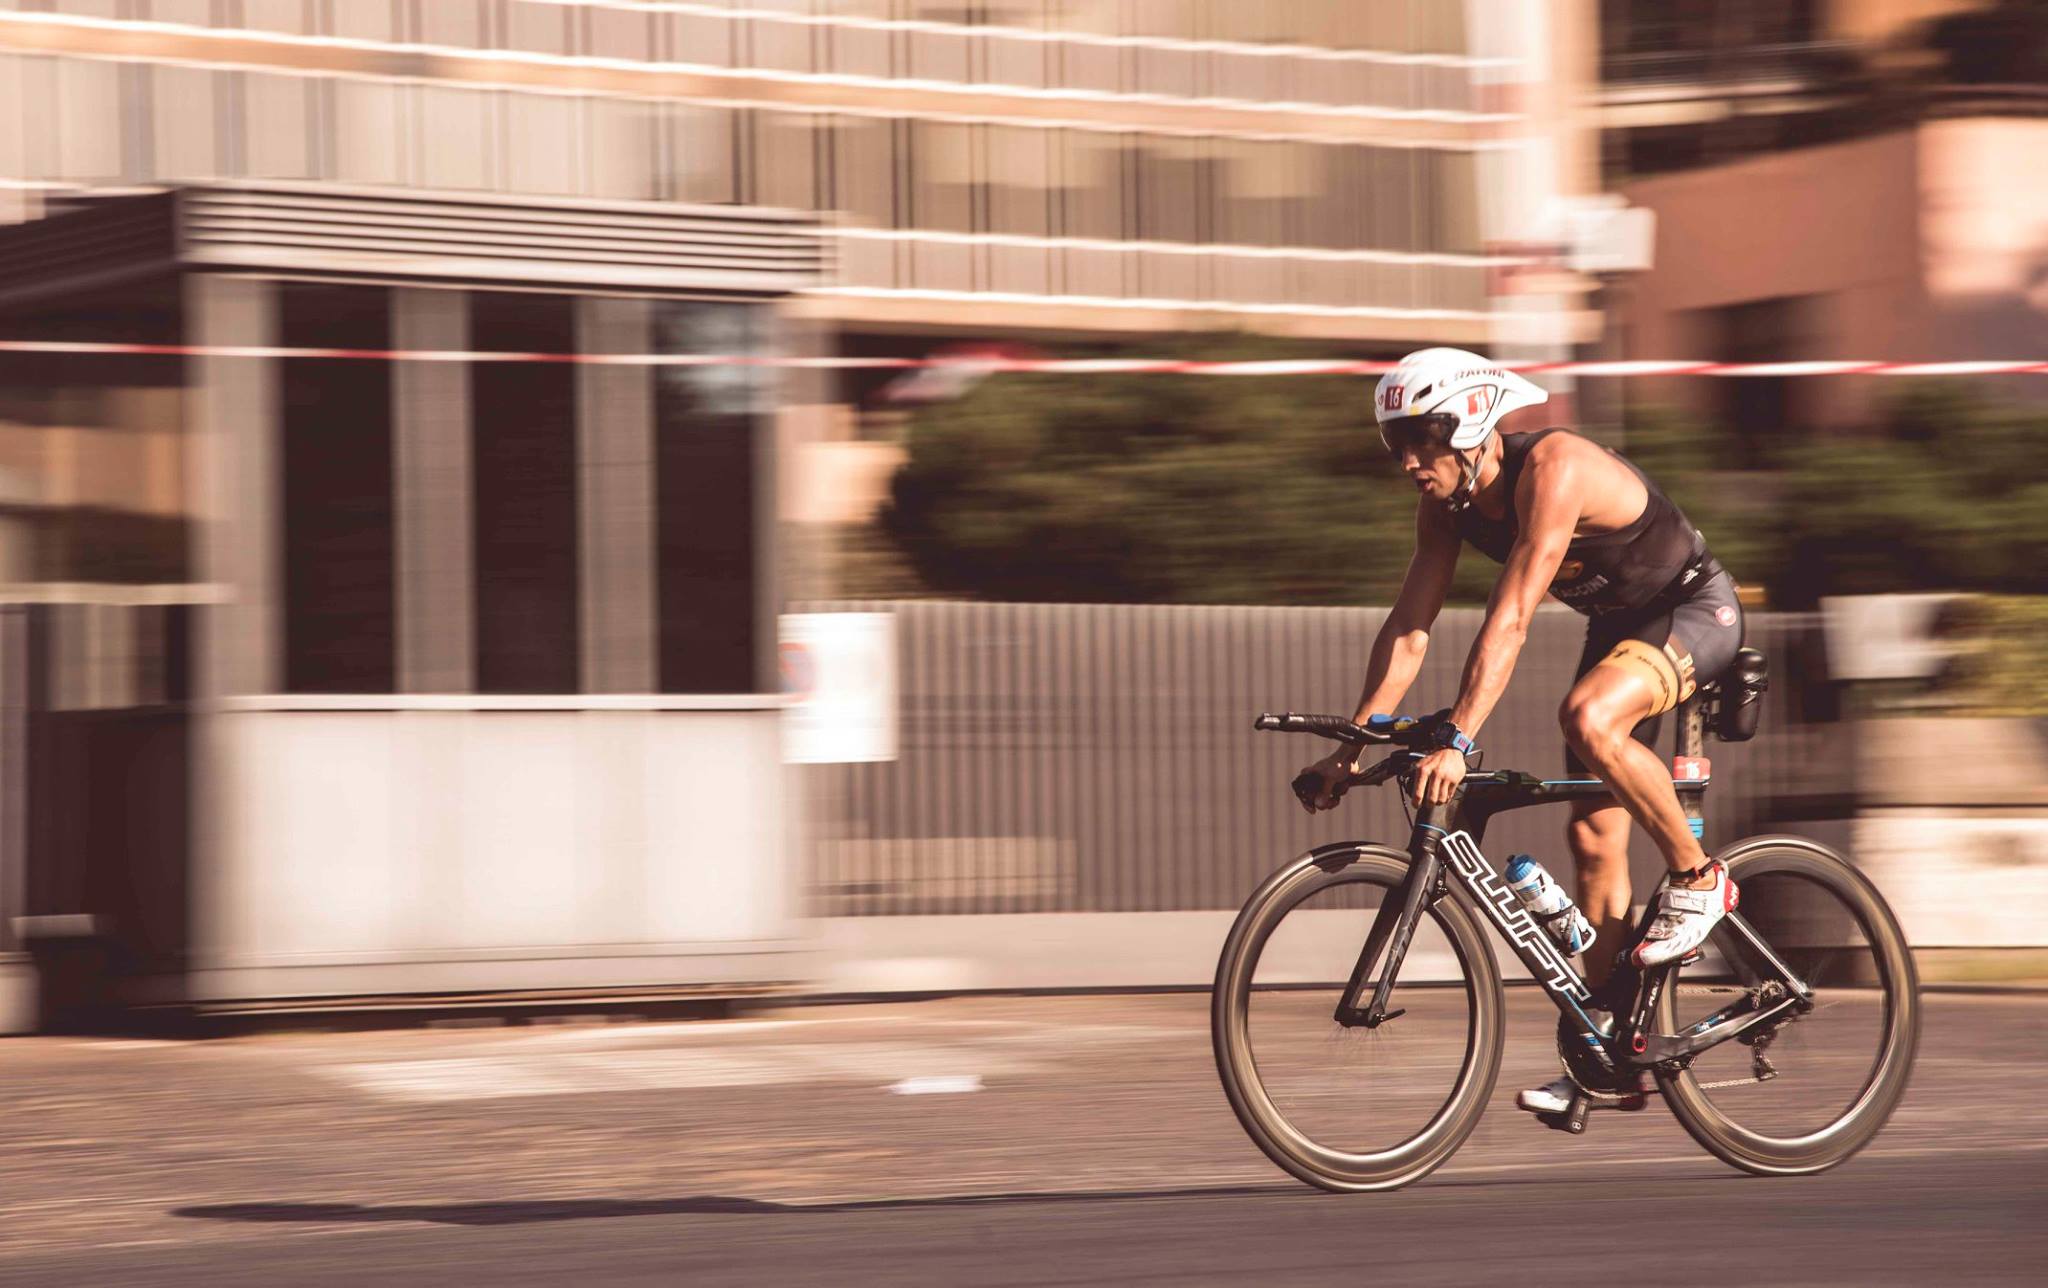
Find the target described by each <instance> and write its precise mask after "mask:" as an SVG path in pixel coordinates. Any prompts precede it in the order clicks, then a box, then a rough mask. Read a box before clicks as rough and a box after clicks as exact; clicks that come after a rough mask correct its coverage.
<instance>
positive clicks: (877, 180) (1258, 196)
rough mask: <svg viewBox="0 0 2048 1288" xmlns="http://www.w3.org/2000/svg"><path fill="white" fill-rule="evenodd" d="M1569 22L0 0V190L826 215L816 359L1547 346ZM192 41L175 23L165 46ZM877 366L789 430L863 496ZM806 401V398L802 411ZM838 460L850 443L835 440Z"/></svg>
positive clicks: (1514, 3)
mask: <svg viewBox="0 0 2048 1288" xmlns="http://www.w3.org/2000/svg"><path fill="white" fill-rule="evenodd" d="M1591 14H1592V9H1591V5H1590V3H1584V2H1582V0H1569V2H1560V3H1554V4H1544V5H1528V4H1524V3H1520V0H1468V2H1465V3H1439V2H1438V0H1288V2H1287V3H1279V4H1240V3H1236V2H1235V0H1144V2H1143V3H1131V2H1129V0H989V2H984V0H972V2H967V3H963V2H962V0H946V2H943V3H942V2H936V0H758V2H755V0H715V2H713V3H659V4H649V3H639V2H638V0H236V2H235V3H232V4H225V5H223V4H217V3H213V2H212V0H145V2H142V3H130V2H129V0H50V2H45V3H39V2H37V0H0V87H5V88H0V181H4V182H5V183H8V184H14V185H20V186H19V187H17V188H16V189H15V190H14V192H13V193H11V194H10V196H12V198H13V204H14V207H15V210H16V212H17V213H18V214H27V213H32V212H33V211H34V210H35V209H36V208H37V205H38V202H39V201H40V200H42V199H45V194H47V193H48V192H50V191H52V190H53V188H52V186H53V185H54V186H55V188H56V189H57V190H61V189H62V188H63V187H66V186H73V185H83V186H88V187H103V186H106V185H110V184H112V185H148V184H154V183H162V182H169V181H175V180H185V179H212V178H233V179H242V178H247V179H280V180H291V181H295V182H296V181H312V182H320V183H340V184H369V185H379V186H397V187H407V188H422V189H437V190H449V191H467V192H497V193H507V194H518V195H521V196H525V197H531V198H538V197H545V196H550V195H553V196H564V197H582V198H617V199H631V200H654V201H680V202H694V203H721V204H722V203H737V204H745V205H754V206H762V207H775V208H788V209H793V210H799V211H814V212H819V213H820V214H821V215H824V216H825V217H826V218H827V219H828V220H829V222H830V224H831V227H832V237H833V241H834V245H835V250H836V262H837V273H836V276H835V277H834V279H833V280H832V281H831V282H830V283H829V284H827V285H825V286H822V287H820V288H818V289H816V290H811V291H807V292H805V293H804V294H803V296H802V298H801V300H800V301H799V302H797V303H796V304H795V305H794V307H792V308H790V309H788V310H787V311H786V314H785V316H787V317H788V318H789V319H791V320H792V321H795V320H802V321H803V322H805V323H807V324H809V325H810V327H811V330H809V331H808V332H807V333H806V334H805V335H803V336H801V337H796V336H792V338H791V343H793V344H795V345H797V346H798V347H800V348H802V349H804V350H805V351H810V352H820V353H833V352H838V353H862V354H867V353H881V354H902V355H909V356H922V355H924V354H927V353H929V352H932V351H933V350H935V349H939V348H942V347H943V346H944V345H945V344H946V343H948V342H949V341H955V340H960V339H971V340H975V341H988V340H991V339H996V340H1002V339H1012V340H1014V339H1031V338H1048V337H1058V338H1064V339H1073V338H1077V337H1091V336H1092V337H1101V338H1126V339H1128V338H1132V337H1140V338H1142V337H1145V336H1153V335H1161V334H1172V333H1175V332H1186V331H1197V330H1209V329H1217V328H1241V329H1247V330H1252V331H1262V332H1271V333H1278V334H1285V335H1295V336H1304V337H1314V338H1318V339H1321V340H1325V341H1332V342H1338V343H1339V345H1340V347H1348V348H1352V349H1362V350H1365V351H1369V352H1382V351H1385V352H1391V351H1394V350H1397V349H1402V348H1406V347H1413V346H1415V345H1418V344H1422V343H1429V342H1442V343H1457V344H1464V345H1469V346H1473V347H1478V348H1494V347H1501V346H1503V345H1505V346H1509V347H1510V348H1515V349H1516V350H1517V351H1519V352H1527V353H1541V354H1546V355H1550V356H1557V355H1560V354H1561V353H1562V352H1563V346H1565V345H1568V344H1570V343H1572V342H1574V341H1584V340H1586V339H1589V338H1590V337H1591V335H1592V334H1593V332H1594V325H1593V319H1592V318H1591V316H1590V315H1589V314H1588V313H1586V312H1585V311H1584V308H1583V304H1584V299H1583V288H1584V285H1585V284H1584V283H1583V282H1582V281H1580V280H1579V279H1577V278H1574V277H1572V276H1570V275H1564V274H1558V273H1555V272H1549V271H1531V270H1535V269H1542V268H1543V265H1542V264H1540V263H1535V262H1532V252H1534V255H1533V258H1534V259H1540V258H1541V255H1542V252H1543V250H1544V248H1546V247H1548V246H1552V245H1554V243H1555V240H1556V234H1555V230H1554V225H1555V222H1556V219H1557V206H1558V202H1559V199H1560V198H1564V197H1570V196H1574V195H1577V194H1582V193H1586V192H1590V191H1591V190H1593V189H1594V188H1595V187H1596V185H1597V166H1596V157H1595V154H1594V152H1593V148H1592V145H1593V142H1594V140H1593V138H1592V136H1591V135H1590V134H1588V133H1587V132H1586V130H1585V129H1584V121H1583V116H1582V113H1581V112H1580V111H1579V99H1580V96H1581V95H1582V93H1583V90H1584V87H1585V86H1586V85H1587V84H1588V83H1589V77H1590V75H1591V71H1592V66H1593V59H1594V54H1595V50H1594V45H1593V42H1594V34H1593V31H1592V29H1591V25H1590V20H1591ZM183 24H189V25H183ZM880 383H881V382H880V381H875V380H861V379H858V378H849V379H848V380H847V381H846V382H844V383H843V384H841V385H839V386H836V387H835V386H819V387H818V388H816V389H814V390H813V391H811V393H810V394H809V395H806V397H805V399H803V400H798V401H797V402H796V403H795V405H793V406H792V407H791V408H790V409H789V410H787V411H786V412H785V413H784V418H783V419H784V433H785V438H786V439H788V440H789V441H790V442H791V443H792V445H800V446H801V447H802V448H803V450H802V451H800V452H797V453H794V454H793V455H792V456H791V459H790V468H789V469H788V470H787V471H786V474H785V480H784V494H783V501H784V508H785V512H786V513H788V514H789V515H790V516H791V517H793V518H797V519H799V520H815V521H820V522H825V523H830V522H833V521H837V520H845V519H850V518H858V517H860V516H862V515H863V514H864V513H865V512H866V511H867V510H868V509H869V508H871V506H872V504H873V502H874V500H875V498H876V496H877V494H878V493H877V489H878V487H879V486H880V484H881V482H882V481H883V480H885V479H886V477H887V473H888V471H889V469H890V467H891V464H892V462H893V460H894V456H893V451H892V449H891V448H890V446H889V445H888V444H887V443H886V441H883V442H876V441H874V440H875V439H877V438H878V437H880V438H883V439H886V437H887V432H888V425H889V423H890V419H889V417H887V416H879V417H873V418H868V419H866V420H863V419H862V418H860V417H858V416H854V415H851V414H849V409H850V408H855V407H873V406H877V405H879V402H878V399H877V397H876V390H877V387H878V385H879V384H880ZM806 408H808V410H806ZM863 440H865V441H863Z"/></svg>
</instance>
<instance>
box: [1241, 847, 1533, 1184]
mask: <svg viewBox="0 0 2048 1288" xmlns="http://www.w3.org/2000/svg"><path fill="white" fill-rule="evenodd" d="M1408 870H1409V859H1408V856H1407V855H1406V854H1404V853H1402V852H1401V851H1399V850H1395V849H1391V848H1389V847H1386V846H1379V845H1365V844H1358V843H1346V844H1341V845H1330V846H1324V847H1322V848H1320V849H1317V850H1314V851H1311V852H1310V853H1308V854H1307V855H1304V856H1303V857H1302V858H1300V859H1298V860H1296V861H1295V862H1294V863H1292V864H1289V865H1288V866H1287V867H1285V868H1283V869H1281V870H1280V871H1279V872H1277V873H1275V874H1274V875H1273V876H1272V877H1271V878H1270V879H1268V880H1267V881H1266V883H1265V884H1264V885H1262V886H1260V887H1259V889H1258V891H1257V893H1255V894H1253V896H1252V897H1251V899H1250V901H1249V902H1247V903H1246V904H1245V907H1244V911H1243V912H1241V913H1239V914H1238V918H1237V922H1236V924H1235V925H1233V926H1232V927H1231V931H1230V937H1229V939H1228V940H1226V941H1225V943H1224V947H1223V956H1222V960H1221V961H1220V962H1219V963H1218V965H1217V969H1216V986H1215V990H1214V992H1213V994H1212V998H1211V1003H1210V1029H1211V1035H1212V1038H1213V1040H1214V1043H1215V1048H1216V1068H1217V1072H1218V1074H1219V1075H1221V1077H1222V1080H1223V1089H1224V1092H1225V1093H1226V1094H1227V1095H1228V1096H1229V1097H1230V1106H1231V1108H1232V1110H1234V1111H1235V1112H1236V1114H1237V1118H1238V1121H1239V1122H1240V1123H1242V1124H1244V1129H1245V1131H1246V1132H1247V1133H1249V1134H1250V1136H1251V1138H1252V1140H1253V1141H1254V1142H1256V1143H1257V1145H1258V1147H1259V1148H1260V1149H1262V1150H1264V1151H1265V1153H1266V1155H1267V1156H1268V1157H1269V1158H1271V1159H1272V1160H1273V1161H1274V1162H1275V1163H1278V1164H1279V1165H1280V1166H1281V1167H1282V1168H1285V1169H1286V1170H1287V1171H1288V1172H1291V1173H1292V1174H1294V1175H1295V1176H1297V1177H1299V1178H1301V1179H1302V1180H1304V1181H1307V1182H1308V1183H1309V1184H1311V1185H1316V1186H1320V1187H1322V1188H1323V1189H1327V1190H1337V1191H1356V1190H1380V1189H1392V1188H1394V1187H1396V1186H1401V1185H1406V1184H1408V1183H1409V1182H1411V1181H1414V1180H1417V1179H1419V1178H1421V1177H1422V1176H1425V1175H1427V1174H1428V1173H1429V1172H1430V1171H1432V1170H1433V1169H1435V1168H1437V1167H1438V1166H1440V1165H1442V1163H1443V1162H1444V1160H1445V1159H1447V1158H1449V1157H1450V1156H1451V1155H1452V1154H1453V1153H1455V1152H1456V1151H1457V1148H1458V1146H1459V1145H1460V1144H1462V1143H1463V1142H1464V1140H1465V1137H1466V1136H1468V1135H1470V1134H1471V1132H1472V1129H1473V1128H1474V1127H1475V1126H1477V1125H1478V1123H1479V1117H1480V1114H1481V1113H1482V1112H1483V1111H1484V1110H1485V1108H1486V1099H1487V1097H1488V1095H1489V1094H1491V1092H1492V1090H1493V1084H1494V1078H1495V1076H1496V1075H1497V1074H1498V1072H1499V1070H1500V1058H1501V1047H1502V1044H1503V1040H1504V1039H1503V1030H1502V1026H1503V1006H1502V1000H1501V984H1500V974H1499V971H1498V969H1497V968H1496V966H1495V964H1494V957H1493V953H1492V951H1491V946H1490V945H1489V944H1488V943H1487V942H1486V940H1485V938H1484V935H1483V932H1482V930H1481V928H1480V926H1479V924H1478V922H1477V921H1476V920H1475V919H1474V918H1473V916H1472V914H1471V912H1470V910H1469V909H1468V908H1467V906H1466V904H1465V903H1464V901H1463V899H1462V898H1461V897H1460V896H1459V895H1457V894H1455V893H1447V894H1446V895H1445V897H1443V898H1441V899H1438V900H1437V901H1436V902H1435V903H1434V905H1432V906H1431V907H1429V908H1428V910H1427V911H1426V913H1425V915H1424V917H1423V920H1422V923H1421V924H1420V925H1419V926H1418V927H1417V929H1416V934H1415V939H1414V942H1413V943H1412V944H1411V946H1410V947H1409V950H1408V954H1407V958H1406V961H1405V964H1404V965H1403V966H1402V967H1401V971H1400V974H1399V976H1398V977H1397V984H1396V987H1395V990H1394V994H1393V999H1392V1002H1391V1007H1392V1008H1393V1009H1397V1010H1400V1011H1402V1014H1399V1015H1397V1016H1395V1017H1394V1018H1392V1019H1390V1020H1388V1021H1387V1022H1386V1023H1384V1024H1382V1025H1380V1026H1379V1027H1377V1028H1374V1029H1369V1030H1368V1029H1365V1028H1363V1027H1356V1026H1352V1027H1347V1026H1346V1025H1344V1024H1342V1023H1340V1022H1339V1021H1338V1019H1337V1018H1336V1012H1337V1009H1338V1006H1339V1004H1340V1002H1341V1001H1343V1000H1344V997H1343V995H1344V992H1345V989H1346V986H1347V983H1348V981H1349V980H1350V977H1351V973H1352V969H1353V967H1354V966H1355V965H1356V963H1357V961H1358V955H1359V951H1360V949H1361V948H1362V947H1363V946H1364V944H1365V941H1366V936H1367V933H1368V931H1369V930H1370V928H1371V926H1372V924H1373V921H1374V919H1375V918H1376V917H1377V916H1378V915H1379V912H1380V909H1381V908H1382V906H1385V905H1389V904H1391V905H1393V906H1394V907H1396V908H1398V907H1399V905H1400V901H1401V890H1402V886H1403V884H1404V883H1405V882H1406V880H1407V877H1408ZM1384 967H1385V963H1384V961H1382V962H1380V963H1377V964H1375V966H1374V968H1373V970H1372V972H1371V979H1372V980H1376V979H1377V978H1378V974H1379V972H1380V971H1381V970H1383V969H1384ZM1371 993H1372V985H1371V980H1368V982H1367V983H1366V984H1365V985H1364V986H1363V987H1361V988H1360V990H1359V997H1358V1002H1359V1004H1360V1005H1363V1004H1364V1000H1365V999H1367V998H1369V997H1370V996H1371Z"/></svg>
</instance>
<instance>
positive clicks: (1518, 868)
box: [1508, 854, 1593, 953]
mask: <svg viewBox="0 0 2048 1288" xmlns="http://www.w3.org/2000/svg"><path fill="white" fill-rule="evenodd" d="M1508 889H1510V890H1512V891H1514V892H1515V898H1517V899H1520V900H1521V901H1522V906H1523V907H1524V908H1527V909H1528V910H1529V915H1530V916H1532V917H1534V918H1535V919H1536V924H1537V925H1539V926H1541V927H1543V928H1544V929H1545V930H1547V931H1549V932H1550V937H1551V938H1552V939H1555V940H1556V941H1557V946H1558V947H1559V948H1562V949H1564V950H1565V951H1566V952H1567V953H1582V952H1585V951H1586V950H1587V949H1588V948H1591V947H1592V946H1593V923H1592V922H1590V921H1587V920H1586V914H1585V913H1583V912H1580V911H1579V906H1578V905H1577V904H1575V903H1573V902H1572V897H1571V896H1570V895H1568V894H1566V893H1565V892H1564V887H1563V886H1560V885H1559V884H1558V883H1557V882H1555V881H1553V880H1551V879H1550V874H1549V873H1548V872H1545V871H1544V870H1543V865H1542V864H1541V863H1538V862H1537V861H1536V860H1534V859H1532V858H1530V857H1529V856H1528V855H1526V854H1517V855H1516V856H1515V857H1513V858H1511V859H1509V860H1508Z"/></svg>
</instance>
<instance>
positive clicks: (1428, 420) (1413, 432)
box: [1380, 412, 1458, 456]
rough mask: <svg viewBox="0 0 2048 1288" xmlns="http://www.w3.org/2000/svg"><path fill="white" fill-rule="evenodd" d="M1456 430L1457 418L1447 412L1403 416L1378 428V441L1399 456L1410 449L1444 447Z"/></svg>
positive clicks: (1419, 449)
mask: <svg viewBox="0 0 2048 1288" xmlns="http://www.w3.org/2000/svg"><path fill="white" fill-rule="evenodd" d="M1457 430H1458V418H1457V417H1456V416H1453V415H1451V414H1450V413H1449V412H1432V413H1430V414H1428V415H1426V416H1403V417H1401V418H1399V419H1398V420H1390V421H1387V422H1385V423H1383V424H1382V425H1381V426H1380V441H1381V442H1382V443H1385V444H1386V445H1387V450H1388V451H1389V452H1391V453H1393V454H1394V455H1395V456H1399V455H1401V454H1402V453H1404V452H1406V451H1407V450H1408V449H1409V448H1411V447H1412V448H1414V449H1415V450H1416V451H1421V450H1422V449H1423V448H1425V447H1443V446H1446V445H1447V444H1449V443H1450V441H1451V435H1452V434H1454V433H1456V432H1457Z"/></svg>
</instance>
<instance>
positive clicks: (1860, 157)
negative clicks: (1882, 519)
mask: <svg viewBox="0 0 2048 1288" xmlns="http://www.w3.org/2000/svg"><path fill="white" fill-rule="evenodd" d="M1600 75H1601V92H1600V121H1601V126H1602V133H1603V154H1604V163H1605V167H1606V170H1607V174H1608V182H1609V183H1610V185H1612V186H1614V187H1615V188H1617V189H1618V190H1619V191H1620V192H1621V193H1622V194H1624V195H1625V196H1626V197H1627V199H1628V201H1629V202H1631V203H1633V204H1636V205H1641V206H1645V207H1648V208H1649V209H1651V210H1653V211H1654V212H1655V213H1656V219H1657V244H1656V254H1655V263H1654V266H1653V267H1652V268H1651V269H1650V270H1649V271H1648V272H1646V273H1643V274H1640V275H1638V276H1636V277H1635V278H1634V279H1633V280H1632V281H1629V282H1627V283H1625V284H1622V286H1621V287H1620V289H1619V290H1618V291H1617V292H1616V299H1615V301H1614V308H1615V315H1616V319H1617V325H1618V326H1619V328H1620V332H1621V335H1622V337H1623V343H1624V344H1625V346H1626V349H1627V351H1628V354H1629V356H1632V357H1643V358H1705V359H1710V360H1721V361H1736V362H1798V361H1808V360H1817V359H1827V358H1855V359H1876V360H1889V361H1901V362H1914V361H1936V362H1940V361H1968V360H1972V359H1978V360H1982V359H2024V358H2029V357H2036V356H2039V355H2040V354H2041V353H2042V352H2044V351H2048V180H2044V179H2043V178H2042V175H2041V167H2040V165H2039V160H2038V159H2039V158H2040V157H2041V156H2043V155H2044V154H2048V10H2044V9H2043V8H2042V7H2041V6H2039V5H2035V4H2016V3H1992V2H1986V0H1976V2H1972V0H1800V2H1798V3H1773V4H1756V3H1750V2H1749V0H1701V2H1700V3H1690V4H1670V3H1654V2H1650V0H1607V2H1606V3H1604V4H1603V6H1602V9H1601V71H1600ZM1881 387H1882V386H1881V382H1879V381H1876V380H1873V379H1844V378H1836V379H1829V380H1825V381H1821V380H1794V379H1776V380H1771V379H1765V380H1737V381H1718V382H1698V381H1693V382H1683V381H1668V382H1664V383H1663V384H1662V385H1661V386H1660V387H1658V388H1657V389H1655V390H1654V393H1653V396H1654V397H1656V398H1658V399H1660V400H1669V401H1674V402H1685V403H1689V404H1690V405H1692V406H1693V407H1694V408H1695V409H1696V410H1699V411H1701V412H1704V413H1707V414H1709V415H1712V416H1714V417H1716V418H1717V419H1718V420H1719V422H1720V423H1721V424H1722V425H1724V426H1725V427H1727V428H1728V429H1729V430H1730V431H1731V432H1732V433H1733V434H1734V435H1735V436H1736V437H1737V438H1738V439H1739V440H1740V442H1741V443H1742V444H1743V448H1742V450H1741V452H1740V453H1739V456H1740V458H1741V459H1739V460H1737V461H1735V462H1732V463H1736V464H1741V463H1755V462H1756V461H1757V460H1759V459H1760V457H1761V450H1762V449H1761V445H1762V444H1764V443H1767V442H1769V441H1770V440H1772V439H1775V438H1777V437H1779V436H1781V435H1783V434H1784V433H1786V432H1787V431H1796V430H1798V429H1801V428H1807V427H1811V426H1815V425H1825V424H1832V423H1838V422H1843V421H1847V420H1852V419H1854V418H1855V417H1857V416H1859V415H1861V414H1862V413H1863V412H1864V411H1866V410H1867V409H1868V407H1869V405H1870V401H1871V399H1872V397H1873V396H1874V395H1876V394H1877V393H1879V392H1880V390H1881ZM2011 388H2012V391H2013V392H2017V393H2039V392H2040V384H2039V382H2038V381H2029V380H2028V379H2027V378H2025V377H2019V378H2016V379H2013V381H2012V385H2011Z"/></svg>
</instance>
